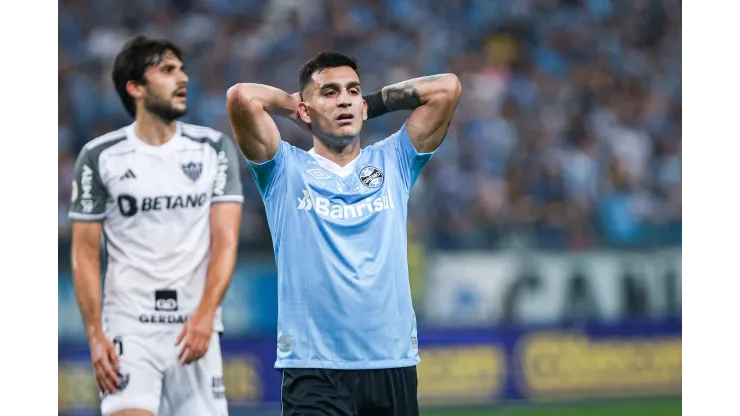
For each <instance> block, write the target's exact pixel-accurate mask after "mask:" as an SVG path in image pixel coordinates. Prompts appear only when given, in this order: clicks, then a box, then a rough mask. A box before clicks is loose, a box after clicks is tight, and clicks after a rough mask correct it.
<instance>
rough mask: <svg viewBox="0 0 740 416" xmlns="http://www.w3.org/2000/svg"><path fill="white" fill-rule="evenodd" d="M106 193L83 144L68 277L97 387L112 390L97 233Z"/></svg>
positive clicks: (114, 368)
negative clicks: (83, 328)
mask: <svg viewBox="0 0 740 416" xmlns="http://www.w3.org/2000/svg"><path fill="white" fill-rule="evenodd" d="M106 200H107V193H106V190H105V187H104V186H103V184H102V183H101V180H100V175H99V172H98V169H97V161H96V160H94V158H92V157H91V155H90V151H89V150H88V149H87V148H85V149H83V150H82V152H81V153H80V155H79V157H78V158H77V163H76V165H75V179H74V184H73V185H72V206H71V208H70V213H69V217H70V220H72V279H73V283H74V288H75V295H76V297H77V303H78V305H79V308H80V315H82V321H83V324H84V326H85V335H86V336H87V340H88V343H89V345H90V356H91V359H92V363H93V368H94V369H95V378H96V380H97V382H98V386H99V387H100V390H101V391H103V392H105V393H110V394H113V393H115V392H116V390H117V389H116V388H117V386H119V385H120V383H119V380H118V377H117V375H116V373H117V372H118V371H119V367H118V355H117V354H116V349H115V346H114V345H113V343H112V342H111V341H110V340H109V339H107V338H106V337H105V335H104V334H103V325H102V320H101V317H100V309H101V308H100V303H101V299H100V298H101V282H100V237H101V235H102V233H103V220H104V218H105V203H106Z"/></svg>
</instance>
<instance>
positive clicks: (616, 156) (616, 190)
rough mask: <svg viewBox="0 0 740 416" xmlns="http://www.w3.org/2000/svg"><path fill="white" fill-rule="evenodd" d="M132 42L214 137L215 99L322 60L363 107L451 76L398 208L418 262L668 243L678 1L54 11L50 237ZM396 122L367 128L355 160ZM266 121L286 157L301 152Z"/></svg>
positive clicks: (298, 141)
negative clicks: (55, 146)
mask: <svg viewBox="0 0 740 416" xmlns="http://www.w3.org/2000/svg"><path fill="white" fill-rule="evenodd" d="M136 34H146V35H149V36H157V37H166V38H169V39H171V40H173V41H174V42H175V43H177V44H179V45H180V46H181V47H182V48H183V49H184V50H185V52H186V56H185V60H186V66H187V72H188V75H189V76H190V85H189V96H188V100H189V108H190V110H189V114H188V115H187V116H186V117H185V118H183V121H187V122H191V123H196V124H202V125H206V126H210V127H213V128H215V129H218V130H221V131H223V132H225V133H228V134H230V132H231V130H230V127H229V125H228V120H227V118H226V113H225V91H226V89H227V88H228V87H229V86H231V85H233V84H234V83H236V82H245V81H246V82H259V83H266V84H270V85H274V86H276V87H279V88H282V89H284V90H286V91H288V92H295V91H296V90H297V87H298V68H299V67H300V65H301V64H302V63H303V62H305V61H306V60H308V59H309V58H310V57H311V56H313V55H314V54H316V53H318V52H320V51H329V50H333V51H339V52H343V53H348V54H351V55H353V56H354V57H355V58H356V59H357V60H358V62H359V64H360V76H361V79H362V83H363V89H364V90H365V92H366V93H367V92H371V91H375V90H377V89H379V88H381V87H383V86H384V85H387V84H391V83H395V82H399V81H402V80H404V79H408V78H414V77H417V76H422V75H429V74H433V73H440V72H454V73H455V74H457V75H458V76H459V77H460V80H461V83H462V86H463V95H462V98H461V102H460V104H459V106H458V110H457V114H456V116H455V119H454V121H453V123H452V125H451V126H450V131H449V134H448V136H447V138H446V140H445V141H444V143H443V144H442V146H441V147H440V149H439V150H438V153H437V154H436V155H435V156H434V157H433V158H432V160H431V161H430V163H429V164H428V165H427V168H426V169H425V171H424V173H423V175H422V176H421V178H420V179H419V181H418V182H417V185H416V187H415V189H414V193H413V195H412V201H411V208H410V214H409V225H410V226H409V231H410V233H411V235H412V236H413V237H414V238H415V239H417V240H418V241H422V242H424V243H425V244H427V245H428V246H431V247H435V248H441V249H461V248H503V247H508V246H511V245H517V244H528V245H534V246H538V247H546V248H568V249H588V248H591V247H601V246H612V247H613V246H619V247H630V246H653V245H675V244H680V242H681V2H680V0H353V1H348V0H127V1H125V2H124V1H118V0H61V1H60V4H59V232H60V237H64V236H66V235H68V233H69V228H70V224H69V222H68V220H67V219H66V214H67V209H68V206H69V201H70V189H71V182H72V175H73V167H74V160H75V157H76V154H77V152H79V150H80V149H81V147H82V146H83V145H84V144H85V143H86V142H87V141H89V140H91V139H93V138H94V137H96V136H98V135H100V134H103V133H106V132H107V131H110V130H114V129H117V128H119V127H120V126H122V125H125V124H129V123H131V119H130V118H129V117H128V116H127V115H126V114H125V112H124V110H123V107H122V105H121V103H120V100H119V98H118V96H117V95H116V92H115V90H114V88H113V85H112V82H111V75H110V74H111V67H112V63H113V59H114V57H115V54H116V53H117V52H118V50H119V49H120V47H121V46H122V45H123V44H124V43H125V42H126V41H127V40H128V39H129V38H130V37H132V36H133V35H136ZM407 116H408V113H394V114H391V115H387V116H384V117H382V118H379V119H374V120H372V121H370V122H368V123H367V124H366V125H365V127H364V130H363V136H362V141H363V145H366V144H371V143H374V142H376V141H378V140H382V139H383V138H385V137H387V136H388V135H389V134H391V133H392V132H393V131H395V130H396V129H397V128H399V127H400V125H401V124H402V123H403V121H404V120H405V118H406V117H407ZM277 121H278V126H279V127H280V129H281V133H282V135H283V139H284V140H287V141H289V142H291V143H292V144H295V145H297V146H299V147H302V148H304V149H309V148H310V147H311V140H310V137H308V136H307V135H305V134H304V133H303V132H301V131H300V130H298V129H297V128H296V127H294V126H293V125H292V124H290V123H286V122H284V121H282V120H277ZM243 182H244V191H245V194H246V202H245V211H244V221H243V229H242V237H243V239H244V243H245V244H247V245H250V246H251V245H253V246H259V247H269V246H270V240H269V232H268V230H267V223H266V221H265V218H264V209H263V206H262V202H261V200H260V197H259V193H258V192H257V190H256V187H255V186H254V182H253V180H252V178H251V177H250V176H249V173H248V172H247V170H246V169H243Z"/></svg>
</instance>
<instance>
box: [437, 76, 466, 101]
mask: <svg viewBox="0 0 740 416" xmlns="http://www.w3.org/2000/svg"><path fill="white" fill-rule="evenodd" d="M440 83H441V85H442V94H443V95H444V97H445V99H446V100H449V101H454V102H457V101H458V100H459V99H460V94H461V92H462V85H461V84H460V79H459V78H458V77H457V75H455V74H452V73H449V74H444V75H443V76H442V78H441V79H440Z"/></svg>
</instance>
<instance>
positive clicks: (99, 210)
mask: <svg viewBox="0 0 740 416" xmlns="http://www.w3.org/2000/svg"><path fill="white" fill-rule="evenodd" d="M113 82H114V84H115V87H116V90H117V91H118V94H119V95H120V97H121V100H122V101H123V104H124V106H125V108H126V110H127V111H128V113H129V114H130V115H131V116H132V117H134V118H135V122H134V123H133V124H131V125H129V126H127V127H124V128H121V129H120V130H116V131H114V132H111V133H108V134H106V135H104V136H102V137H98V138H96V139H94V140H92V141H90V142H89V143H87V144H86V145H85V146H84V148H83V149H82V152H81V153H80V155H79V156H78V159H77V163H76V167H75V179H74V183H73V192H72V194H73V196H72V208H71V212H70V214H69V217H70V219H71V220H72V221H73V224H72V269H73V276H74V286H75V291H76V294H77V300H78V303H79V307H80V311H81V314H82V319H83V321H84V325H85V329H86V334H87V338H88V341H89V345H90V353H91V358H92V363H93V367H94V370H95V377H96V379H97V382H98V385H99V387H100V389H101V392H102V394H101V395H102V403H101V407H102V413H103V414H104V415H114V416H150V415H158V416H162V415H177V416H181V415H185V416H204V415H208V416H225V415H227V413H228V408H227V404H226V398H225V393H224V391H225V390H224V384H223V372H222V363H221V351H220V345H219V335H220V333H221V332H222V331H223V325H222V322H221V313H220V303H221V299H222V297H223V296H224V293H225V291H226V288H227V287H228V285H229V282H230V280H231V275H232V273H233V269H234V264H235V262H236V251H237V242H238V237H239V222H240V220H241V209H242V202H243V196H242V189H241V183H240V179H239V165H238V151H237V150H236V146H235V145H234V144H233V141H232V140H231V139H229V138H228V137H226V136H224V135H223V134H221V133H219V132H217V131H214V130H212V129H209V128H205V127H199V126H194V125H188V124H185V123H181V122H178V121H176V120H177V119H178V118H179V117H181V116H183V115H184V114H185V113H186V112H187V105H186V93H187V83H188V77H187V75H186V73H185V71H184V67H183V62H182V55H181V52H180V49H179V48H178V47H177V46H176V45H174V44H172V43H171V42H169V41H166V40H158V39H151V38H146V37H136V38H134V39H133V40H131V41H129V42H128V43H127V44H126V45H125V46H124V47H123V49H122V50H121V51H120V53H119V54H118V56H117V57H116V60H115V64H114V69H113ZM101 235H104V239H103V240H104V242H105V251H106V254H107V268H106V271H105V281H104V285H103V292H104V293H103V296H102V314H101V279H100V271H101V270H100V261H99V251H100V246H101Z"/></svg>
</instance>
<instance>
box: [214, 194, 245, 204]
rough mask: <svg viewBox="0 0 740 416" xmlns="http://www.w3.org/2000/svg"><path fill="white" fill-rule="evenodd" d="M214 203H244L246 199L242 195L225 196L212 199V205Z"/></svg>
mask: <svg viewBox="0 0 740 416" xmlns="http://www.w3.org/2000/svg"><path fill="white" fill-rule="evenodd" d="M213 202H244V197H243V196H241V195H224V196H214V197H211V203H213Z"/></svg>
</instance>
